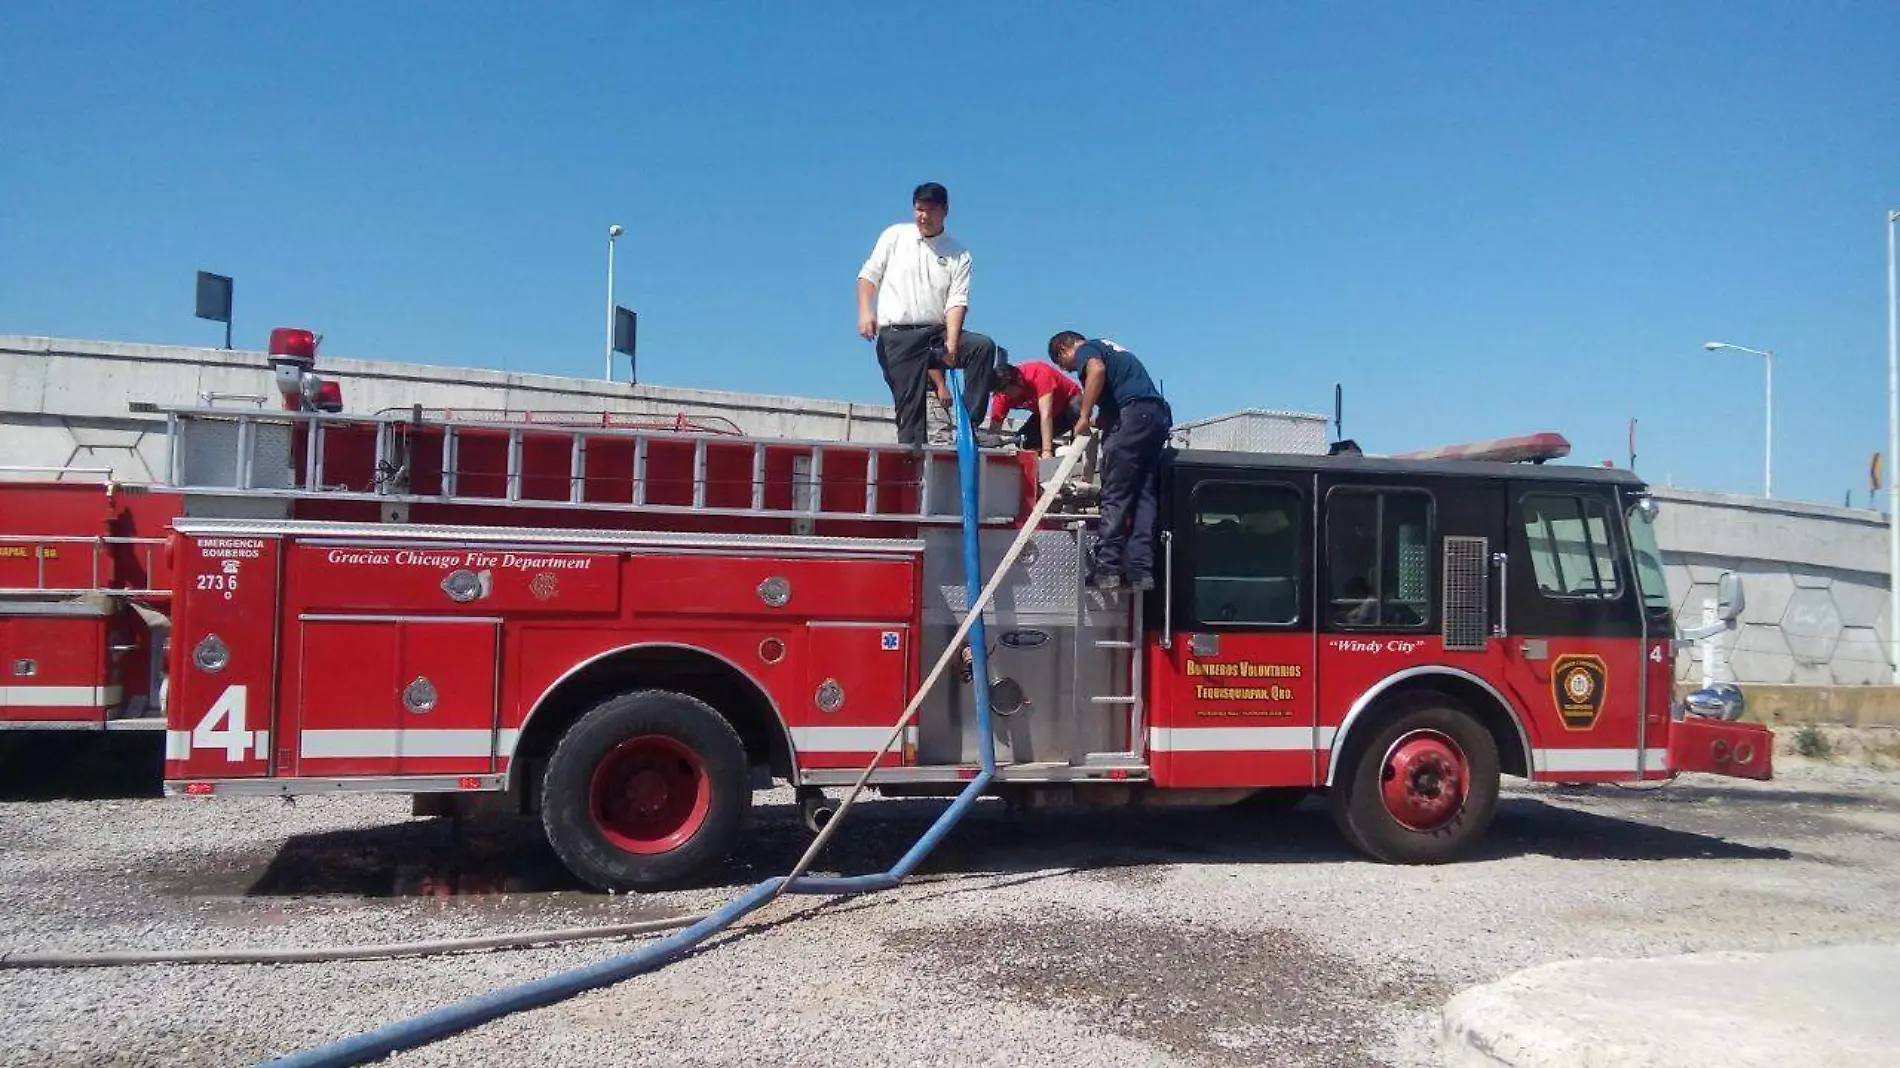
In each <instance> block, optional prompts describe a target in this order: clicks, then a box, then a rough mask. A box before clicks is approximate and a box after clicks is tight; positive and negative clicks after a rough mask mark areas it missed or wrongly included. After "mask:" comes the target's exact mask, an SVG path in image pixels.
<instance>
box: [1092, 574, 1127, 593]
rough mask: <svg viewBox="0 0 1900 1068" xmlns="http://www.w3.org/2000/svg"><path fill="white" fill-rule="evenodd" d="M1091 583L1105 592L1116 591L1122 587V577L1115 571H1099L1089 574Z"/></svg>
mask: <svg viewBox="0 0 1900 1068" xmlns="http://www.w3.org/2000/svg"><path fill="white" fill-rule="evenodd" d="M1089 585H1091V586H1093V587H1095V588H1096V589H1098V590H1101V591H1102V592H1103V593H1114V592H1115V591H1116V590H1119V589H1121V588H1122V577H1121V576H1120V575H1118V574H1116V573H1115V572H1113V571H1098V572H1096V573H1095V574H1093V575H1090V576H1089Z"/></svg>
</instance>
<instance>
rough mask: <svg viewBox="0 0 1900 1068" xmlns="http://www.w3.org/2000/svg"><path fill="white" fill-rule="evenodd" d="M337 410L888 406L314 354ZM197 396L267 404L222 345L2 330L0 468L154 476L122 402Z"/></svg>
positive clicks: (152, 426)
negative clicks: (338, 390) (339, 402)
mask: <svg viewBox="0 0 1900 1068" xmlns="http://www.w3.org/2000/svg"><path fill="white" fill-rule="evenodd" d="M317 372H318V373H319V374H321V375H322V376H323V377H325V378H334V379H336V380H338V381H339V382H340V383H341V384H342V387H343V401H344V405H345V408H346V410H348V411H352V412H374V411H378V410H380V409H383V408H407V407H408V406H410V405H412V404H421V405H423V406H424V407H427V408H464V409H508V410H514V411H520V410H531V411H590V412H598V411H611V412H625V413H630V414H639V415H655V416H673V415H678V414H680V413H685V414H687V415H691V416H700V417H717V418H722V419H727V420H730V421H731V422H732V423H734V424H736V425H737V426H738V427H739V428H740V429H741V430H743V431H744V432H746V433H748V434H754V435H758V436H761V437H780V438H815V439H821V440H852V441H874V442H888V441H895V440H896V437H897V435H896V430H895V428H894V426H893V425H892V413H891V407H890V405H887V404H850V403H843V402H839V401H830V400H814V399H808V398H801V397H773V396H764V395H759V394H747V393H723V392H718V391H714V390H699V389H673V388H669V387H665V386H650V385H637V386H630V385H627V384H625V383H615V382H605V381H599V380H590V379H580V378H557V377H555V376H552V375H533V374H509V373H504V372H500V371H484V370H476V369H471V368H461V367H430V366H424V365H420V364H411V363H391V362H384V361H378V360H352V359H339V358H333V357H330V356H321V357H320V358H319V360H318V364H317ZM207 393H224V394H249V395H265V394H268V395H269V397H268V399H267V400H266V403H267V404H268V405H269V406H271V407H276V405H277V400H276V395H275V387H274V386H273V385H272V383H271V377H270V370H269V368H268V366H267V365H266V364H265V362H264V355H263V354H262V353H256V352H228V351H225V350H222V349H200V348H186V347H182V346H170V345H132V344H124V343H120V342H106V341H77V340H70V339H66V338H44V337H20V336H14V335H5V334H0V465H34V466H48V467H59V466H62V465H70V466H88V467H111V468H113V469H114V472H115V475H116V477H118V478H120V479H122V480H127V481H142V480H147V479H152V478H155V477H159V476H162V475H163V473H164V470H163V468H164V463H165V446H164V441H163V435H164V428H165V424H164V421H163V419H157V418H153V417H152V416H149V415H145V416H140V415H134V414H132V413H131V412H130V411H128V410H127V405H128V403H129V402H131V401H146V402H149V403H152V404H159V405H174V406H179V405H195V404H198V403H200V402H201V398H202V396H203V395H204V394H207Z"/></svg>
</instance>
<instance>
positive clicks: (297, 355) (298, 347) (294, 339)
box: [270, 326, 323, 365]
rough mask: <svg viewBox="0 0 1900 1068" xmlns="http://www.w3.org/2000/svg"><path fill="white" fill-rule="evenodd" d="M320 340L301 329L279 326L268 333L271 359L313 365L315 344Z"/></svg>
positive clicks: (315, 360)
mask: <svg viewBox="0 0 1900 1068" xmlns="http://www.w3.org/2000/svg"><path fill="white" fill-rule="evenodd" d="M322 340H323V339H322V338H320V337H318V336H317V335H316V334H314V333H312V332H310V331H308V330H305V329H303V328H302V327H296V326H280V327H278V328H276V329H275V330H272V331H271V332H270V354H271V359H272V360H276V359H278V358H283V359H291V360H302V361H303V362H304V363H307V364H311V365H315V364H316V362H317V344H318V343H319V342H320V341H322Z"/></svg>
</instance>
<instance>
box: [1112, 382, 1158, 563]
mask: <svg viewBox="0 0 1900 1068" xmlns="http://www.w3.org/2000/svg"><path fill="white" fill-rule="evenodd" d="M1173 429H1174V419H1173V416H1172V414H1171V413H1170V412H1169V411H1168V406H1167V404H1166V403H1165V402H1163V401H1158V400H1137V401H1131V402H1129V403H1128V404H1125V405H1123V406H1122V410H1121V418H1120V419H1119V420H1118V421H1117V422H1116V424H1115V426H1114V427H1113V428H1111V429H1110V430H1109V431H1108V432H1107V433H1105V434H1104V435H1103V437H1102V518H1101V521H1100V526H1099V528H1098V530H1097V537H1098V539H1099V540H1098V541H1097V542H1096V545H1095V571H1096V573H1097V574H1113V573H1115V572H1118V571H1119V572H1121V573H1123V574H1125V575H1127V576H1129V577H1131V578H1132V577H1134V576H1136V575H1153V574H1154V571H1155V545H1154V540H1155V523H1156V520H1157V518H1158V514H1159V509H1160V498H1161V450H1162V449H1163V448H1165V447H1166V446H1167V444H1168V433H1169V432H1170V431H1171V430H1173Z"/></svg>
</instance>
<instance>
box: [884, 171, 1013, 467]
mask: <svg viewBox="0 0 1900 1068" xmlns="http://www.w3.org/2000/svg"><path fill="white" fill-rule="evenodd" d="M910 200H911V221H910V222H903V223H898V224H896V225H894V226H890V227H887V228H886V229H885V230H884V232H883V233H881V234H879V235H878V239H877V244H876V245H875V246H874V247H873V248H872V249H871V255H870V257H869V258H868V259H866V260H865V261H864V266H863V268H862V269H860V270H859V271H858V334H859V335H860V336H862V337H864V338H865V339H867V340H875V341H876V342H877V362H878V365H879V366H880V367H882V368H883V369H884V382H885V384H886V385H888V386H889V387H890V389H891V403H892V404H893V405H894V406H895V407H896V409H897V440H898V441H899V442H901V443H902V444H905V445H916V446H921V445H923V444H924V437H925V433H926V422H927V421H928V417H927V414H926V410H925V406H926V405H927V404H928V403H930V402H931V400H932V399H933V398H932V396H931V395H932V394H935V397H934V400H935V401H936V402H937V403H940V404H942V405H943V406H944V407H945V408H946V409H947V408H948V407H949V405H950V403H951V397H950V390H949V388H948V386H946V385H945V384H944V383H943V381H942V378H943V376H942V373H941V370H940V367H961V368H963V398H962V400H963V407H964V409H965V410H966V411H968V412H969V413H970V425H971V426H973V427H974V426H977V425H979V424H980V423H981V422H982V419H983V406H984V404H985V403H986V402H987V401H988V400H989V396H990V378H991V375H992V374H993V372H994V370H995V366H996V343H995V342H994V341H991V340H990V339H989V338H987V337H985V336H983V335H982V334H978V333H975V332H973V331H969V330H965V329H963V317H964V316H965V315H966V314H968V312H969V310H970V250H969V249H967V248H964V247H963V245H962V243H961V242H959V241H958V240H957V239H956V238H954V237H951V236H950V234H949V233H948V232H947V231H945V230H944V228H943V224H944V219H945V218H946V217H947V216H948V215H949V214H950V193H949V191H948V190H946V189H944V187H943V186H941V185H938V184H937V183H936V182H925V183H924V184H922V185H920V186H918V187H917V188H916V190H915V191H913V192H912V193H911V198H910Z"/></svg>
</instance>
